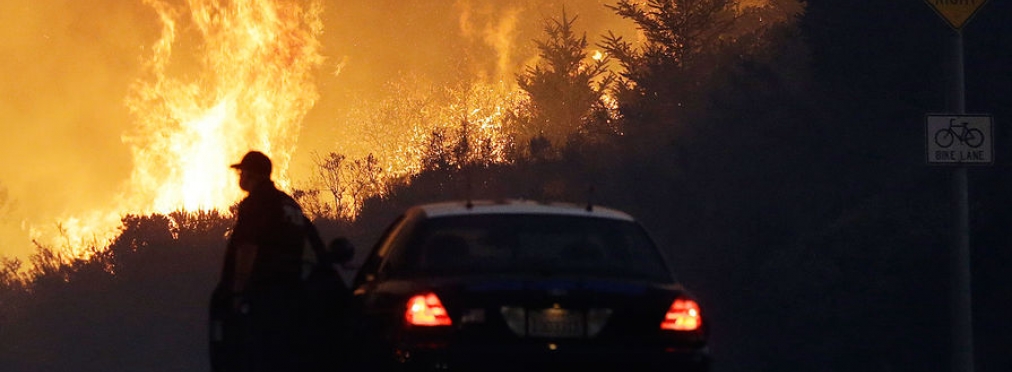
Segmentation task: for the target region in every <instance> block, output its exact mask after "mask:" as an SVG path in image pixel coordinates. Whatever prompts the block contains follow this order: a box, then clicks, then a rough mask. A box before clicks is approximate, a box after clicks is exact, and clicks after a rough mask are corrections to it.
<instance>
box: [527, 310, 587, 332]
mask: <svg viewBox="0 0 1012 372" xmlns="http://www.w3.org/2000/svg"><path fill="white" fill-rule="evenodd" d="M585 324H586V322H585V321H584V319H583V313H582V312H577V311H570V310H565V309H545V310H536V311H531V312H530V313H529V314H528V318H527V335H529V336H534V337H551V338H576V337H584V336H585V335H586V331H585V330H584V328H585Z"/></svg>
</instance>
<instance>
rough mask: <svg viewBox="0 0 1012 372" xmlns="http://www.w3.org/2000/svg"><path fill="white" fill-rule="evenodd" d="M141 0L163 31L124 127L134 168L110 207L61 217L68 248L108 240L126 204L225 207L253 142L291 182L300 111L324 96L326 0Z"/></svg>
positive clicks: (166, 209) (131, 208)
mask: <svg viewBox="0 0 1012 372" xmlns="http://www.w3.org/2000/svg"><path fill="white" fill-rule="evenodd" d="M144 3H145V4H146V5H149V6H150V7H151V8H153V9H154V10H155V11H156V12H157V14H158V18H159V20H160V22H161V35H160V38H159V39H158V40H157V41H156V42H155V43H154V45H153V46H152V47H151V50H150V52H151V53H150V55H149V56H148V59H147V60H146V61H145V65H144V68H145V69H144V76H142V77H141V78H139V79H138V80H137V81H136V82H135V83H134V84H133V86H132V87H131V93H130V95H129V96H128V98H127V100H126V105H127V107H128V108H129V109H130V112H131V114H132V115H133V117H134V118H135V121H136V124H137V127H136V128H135V129H134V130H133V131H131V132H130V133H128V134H127V135H124V137H123V140H124V142H125V143H127V144H128V145H129V146H130V148H131V152H132V155H133V162H134V167H133V172H132V174H131V176H130V180H129V181H128V186H127V188H126V191H125V192H124V193H123V195H121V197H120V198H119V199H118V201H117V202H116V204H117V205H113V206H112V208H111V210H110V211H95V212H93V213H92V214H91V215H89V216H84V217H73V218H68V219H66V220H65V222H63V223H61V224H60V225H59V229H60V230H61V231H59V234H60V235H63V236H62V237H61V238H60V239H61V240H64V242H67V241H69V242H70V243H72V244H70V245H71V246H72V247H73V246H75V244H73V243H75V242H74V240H79V241H81V240H84V239H94V240H98V241H101V240H107V239H111V238H112V237H113V234H115V232H116V228H117V227H118V225H119V218H120V217H121V214H122V213H124V212H129V213H138V214H146V213H163V214H166V213H171V212H173V211H178V210H185V211H198V210H211V209H217V210H227V209H228V207H229V206H231V205H232V204H233V203H235V202H236V201H237V200H238V199H239V198H240V197H241V192H240V190H239V189H238V187H237V186H236V185H235V184H236V177H235V175H234V172H233V171H232V170H231V169H229V167H228V165H229V164H231V163H234V162H236V161H237V159H239V158H240V157H241V156H242V155H243V153H245V152H246V151H248V150H250V149H256V150H260V151H263V152H265V153H267V154H268V155H269V156H271V157H272V159H273V160H274V163H275V177H276V178H277V179H278V181H279V183H280V184H281V185H282V186H284V185H286V184H287V183H288V182H289V181H288V179H287V178H286V177H285V175H286V174H287V169H288V166H289V163H290V161H291V157H292V153H293V152H294V150H295V144H296V140H297V136H298V133H299V128H300V125H301V123H302V119H303V117H304V116H305V115H306V113H307V112H308V111H309V109H310V108H311V107H312V106H313V105H314V103H315V102H316V100H317V99H318V93H317V90H316V87H315V85H314V83H313V80H312V76H311V74H312V72H313V71H314V70H315V69H317V68H318V67H319V66H320V65H321V64H322V62H323V57H322V55H321V54H320V53H319V42H318V37H319V36H320V34H321V33H322V31H323V30H322V29H323V27H322V21H321V19H320V14H321V12H322V4H321V3H320V2H319V1H272V0H255V1H243V2H224V3H222V2H218V1H214V0H195V1H189V2H187V3H186V4H184V5H181V6H177V5H174V4H170V3H169V2H166V1H161V0H145V1H144ZM183 30H186V31H185V32H184V31H183ZM186 48H189V49H186ZM180 50H184V51H185V50H196V51H199V52H198V54H199V55H198V56H196V57H195V58H194V56H190V55H185V54H183V53H185V52H180ZM191 59H195V60H196V62H195V63H191V64H189V65H187V64H185V63H184V61H188V60H191ZM86 221H87V222H86ZM42 234H43V233H42V232H40V231H34V232H33V235H42ZM73 253H76V254H80V253H81V252H73Z"/></svg>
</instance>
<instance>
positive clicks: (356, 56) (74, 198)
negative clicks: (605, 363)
mask: <svg viewBox="0 0 1012 372" xmlns="http://www.w3.org/2000/svg"><path fill="white" fill-rule="evenodd" d="M176 3H179V4H180V5H182V3H183V2H181V1H177V2H176ZM610 3H611V2H610V1H597V0H582V1H576V0H573V1H537V0H456V1H449V0H444V1H431V0H424V1H423V0H409V1H405V0H358V1H342V2H327V3H326V4H325V8H324V10H323V14H322V22H323V25H322V27H323V33H322V37H321V39H320V43H321V51H320V52H321V54H322V55H323V56H324V57H325V60H324V62H323V64H322V67H320V68H319V69H317V70H316V71H315V72H314V75H313V78H314V79H315V86H316V88H317V90H318V94H319V99H318V100H317V101H316V102H315V105H314V106H313V107H312V108H311V109H309V111H308V112H307V113H306V115H305V117H304V118H303V121H302V123H301V128H300V129H299V130H300V135H299V136H298V143H297V145H296V144H288V145H287V146H290V147H292V148H291V151H293V152H294V153H293V154H292V155H291V162H290V164H289V167H288V174H287V175H285V176H287V177H288V178H290V179H292V180H295V181H298V180H300V179H304V178H307V177H309V175H311V174H312V173H313V172H314V171H315V169H314V168H313V167H314V165H313V161H312V154H314V153H326V152H329V151H334V149H337V148H341V149H344V150H345V151H347V152H348V155H349V156H352V157H355V156H362V155H364V154H366V153H368V152H370V146H373V145H371V144H370V141H367V140H365V139H364V138H363V135H364V134H363V133H367V132H368V129H365V130H363V128H361V126H363V125H366V124H364V123H357V122H352V121H348V120H347V119H346V118H347V117H348V115H347V114H346V113H347V112H349V111H350V110H353V109H355V104H356V102H364V101H370V100H382V99H384V98H386V97H387V96H388V95H389V94H390V92H391V91H390V90H389V89H387V88H386V87H388V86H389V84H390V83H391V82H401V81H404V79H405V77H408V76H416V77H421V78H420V79H417V81H420V82H424V83H423V84H430V85H431V87H442V86H451V85H453V84H457V83H460V82H488V83H496V82H506V83H508V84H512V80H513V78H514V76H515V74H516V73H518V72H520V71H522V69H523V67H524V65H526V64H529V63H532V62H533V61H535V60H536V56H537V51H536V50H535V48H534V45H533V43H532V42H531V41H532V40H533V39H535V38H540V37H543V35H542V27H543V25H544V21H545V19H546V18H548V17H556V18H558V17H560V16H561V14H562V11H563V8H565V11H566V13H567V14H569V15H570V16H573V15H576V16H578V17H579V18H578V20H577V23H576V27H577V29H578V30H583V31H586V33H587V36H588V39H589V41H590V42H591V44H593V43H595V42H597V41H599V36H600V35H602V34H604V33H605V32H607V31H609V30H611V31H615V32H616V33H619V34H622V35H626V36H628V37H630V38H634V37H635V30H634V29H633V28H632V25H631V24H629V23H628V22H627V21H625V20H623V19H621V18H619V17H618V16H616V15H614V14H613V13H612V12H611V11H610V10H608V9H607V8H605V6H604V5H605V4H610ZM180 32H181V33H182V34H184V35H185V34H193V33H195V32H196V31H194V30H192V29H190V30H185V29H184V30H180ZM161 33H162V23H161V22H160V20H159V15H158V13H157V12H156V11H155V9H153V8H152V7H151V6H150V4H149V2H145V1H142V0H135V1H123V0H100V1H88V2H82V1H75V0H44V1H38V0H5V1H3V2H2V3H0V56H2V57H0V97H3V98H2V99H0V125H2V127H0V128H2V129H0V156H2V158H3V161H0V189H2V190H5V198H4V199H5V200H3V201H0V202H3V204H0V214H2V215H0V255H5V256H14V257H19V258H22V259H23V258H25V257H27V255H29V254H31V253H32V251H33V249H34V248H33V245H32V243H31V239H32V238H33V234H36V237H38V236H42V235H45V234H52V233H53V232H54V231H57V230H59V229H60V228H64V229H65V228H66V227H67V226H68V225H70V224H81V225H87V224H88V223H89V221H90V220H92V219H95V218H102V219H108V218H110V215H109V213H106V212H108V211H111V212H112V214H115V215H123V214H127V213H138V212H141V211H134V210H114V209H115V208H113V207H112V206H116V205H119V203H120V199H121V198H123V197H130V193H131V190H130V187H129V186H128V185H129V184H130V179H131V175H132V174H133V173H134V172H135V171H136V170H135V168H136V164H135V158H134V156H135V152H136V149H132V148H131V144H138V143H146V141H145V140H143V139H138V138H137V137H136V136H137V135H143V134H144V133H137V128H139V127H142V126H139V123H138V122H137V118H136V116H134V115H132V114H131V111H130V109H129V108H128V107H127V104H126V100H127V99H128V97H130V93H131V89H132V85H133V84H135V83H136V82H137V81H139V80H141V79H142V78H143V76H144V74H145V58H148V57H150V56H151V55H152V54H154V53H155V49H154V48H156V43H157V42H158V41H159V40H160V38H161ZM202 53H206V51H204V50H201V48H200V47H199V45H197V46H193V47H190V48H188V49H185V50H175V51H174V54H173V58H174V59H178V60H179V61H175V62H176V63H174V64H173V66H184V67H175V68H176V70H173V71H168V72H167V73H168V74H174V76H178V77H180V79H183V80H190V79H196V77H194V76H191V75H189V74H191V73H192V72H191V71H188V70H187V69H186V68H185V66H188V65H191V63H187V61H189V62H193V63H195V62H196V61H200V60H202V58H203V57H202ZM127 140H129V141H130V142H127ZM216 161H217V160H216ZM221 166H222V167H227V164H221ZM110 208H112V210H111V209H110ZM111 217H112V218H115V216H111ZM96 238H97V237H96ZM67 244H68V245H71V244H72V243H70V242H68V243H67ZM55 248H69V247H55Z"/></svg>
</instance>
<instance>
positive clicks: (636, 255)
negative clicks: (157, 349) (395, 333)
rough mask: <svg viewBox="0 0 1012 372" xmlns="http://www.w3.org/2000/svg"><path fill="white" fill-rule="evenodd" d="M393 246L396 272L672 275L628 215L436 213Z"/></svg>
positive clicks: (663, 278) (667, 278) (392, 271)
mask: <svg viewBox="0 0 1012 372" xmlns="http://www.w3.org/2000/svg"><path fill="white" fill-rule="evenodd" d="M403 242H404V244H403V245H402V246H397V247H392V248H393V250H392V251H391V252H390V257H389V261H388V263H387V267H386V268H385V269H384V271H385V272H386V273H387V274H388V275H392V276H413V275H454V274H462V275H469V274H482V273H507V274H538V275H579V276H591V277H608V278H628V279H639V280H649V281H657V282H671V281H673V278H672V277H671V274H670V272H669V271H668V269H667V266H665V264H664V262H663V258H662V257H661V256H660V254H659V253H658V252H657V249H656V247H655V246H654V244H653V241H652V240H651V239H650V238H649V237H648V236H647V234H646V233H645V231H644V230H643V228H642V227H641V226H640V225H638V224H636V223H634V222H630V221H621V220H613V219H603V218H587V217H579V216H564V215H523V214H514V215H510V214H496V215H475V216H455V217H442V218H432V219H428V220H425V221H423V222H421V223H420V225H419V226H417V228H416V229H413V233H412V237H411V238H410V239H406V240H404V241H403Z"/></svg>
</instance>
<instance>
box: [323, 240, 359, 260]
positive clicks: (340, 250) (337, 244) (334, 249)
mask: <svg viewBox="0 0 1012 372" xmlns="http://www.w3.org/2000/svg"><path fill="white" fill-rule="evenodd" d="M327 250H328V251H330V254H331V255H332V256H331V257H332V259H333V262H334V263H338V264H341V265H344V264H347V263H348V262H351V259H352V258H354V257H355V246H354V245H353V244H351V241H350V240H348V238H345V237H338V238H336V239H334V240H331V241H330V244H329V245H327Z"/></svg>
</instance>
